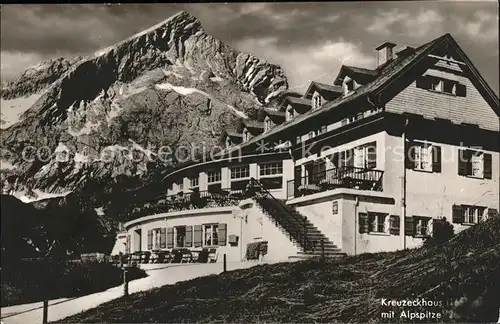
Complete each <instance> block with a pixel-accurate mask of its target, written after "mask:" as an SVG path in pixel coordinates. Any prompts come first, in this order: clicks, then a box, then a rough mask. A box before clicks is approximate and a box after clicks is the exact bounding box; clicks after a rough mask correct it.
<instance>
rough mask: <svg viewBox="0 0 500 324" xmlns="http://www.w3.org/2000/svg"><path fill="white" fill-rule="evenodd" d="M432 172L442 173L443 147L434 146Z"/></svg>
mask: <svg viewBox="0 0 500 324" xmlns="http://www.w3.org/2000/svg"><path fill="white" fill-rule="evenodd" d="M431 149H432V172H441V146H437V145H432V147H431Z"/></svg>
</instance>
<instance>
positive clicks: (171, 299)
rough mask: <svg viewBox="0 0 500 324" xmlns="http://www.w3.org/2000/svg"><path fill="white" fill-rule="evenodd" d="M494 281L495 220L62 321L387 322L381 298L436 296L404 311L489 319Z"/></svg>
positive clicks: (260, 269)
mask: <svg viewBox="0 0 500 324" xmlns="http://www.w3.org/2000/svg"><path fill="white" fill-rule="evenodd" d="M499 279H500V219H499V218H498V217H497V218H494V219H490V220H488V221H487V222H485V223H483V224H480V225H476V226H474V227H472V228H471V229H468V230H466V231H464V232H462V233H460V234H459V235H457V236H455V237H454V238H453V239H452V240H451V241H449V242H447V243H446V244H444V245H441V246H436V247H433V248H428V249H427V248H421V249H416V250H409V251H399V252H393V253H379V254H364V255H359V256H355V257H350V258H347V259H346V260H343V261H340V262H327V263H321V262H320V261H315V260H310V261H304V262H296V263H282V264H275V265H261V266H256V267H253V268H250V269H245V270H238V271H232V272H228V273H226V274H222V275H219V276H215V275H214V276H209V277H205V278H198V279H194V280H191V281H187V282H182V283H178V284H176V285H172V286H165V287H162V288H158V289H154V290H152V291H149V292H145V293H138V294H134V295H132V296H130V297H129V299H124V298H120V299H118V300H114V301H111V302H109V303H106V304H103V305H101V306H99V307H97V308H95V309H92V310H89V311H87V312H84V313H81V314H77V315H75V316H72V317H70V318H66V319H64V320H63V322H128V323H131V322H214V321H218V322H220V321H224V322H261V321H267V322H270V321H271V322H291V321H293V322H336V321H342V322H347V321H353V322H370V321H384V322H387V321H391V320H382V319H381V317H380V316H381V312H382V311H389V310H395V311H396V314H397V315H396V319H395V320H392V321H394V322H403V321H405V320H404V319H401V318H399V314H400V312H398V309H397V308H395V307H392V308H391V307H386V306H382V305H381V298H394V299H398V300H401V299H403V298H415V297H423V298H426V299H427V300H435V301H441V302H442V303H443V306H442V307H437V308H434V309H432V308H429V307H420V308H419V307H412V308H411V310H412V311H424V312H425V311H435V312H440V313H441V314H442V316H443V319H441V320H440V321H443V320H444V321H459V322H492V321H495V322H496V320H497V319H498V311H499V307H500V280H499ZM406 309H408V308H406ZM399 310H401V309H399ZM414 321H415V320H414ZM432 321H436V320H433V319H430V318H427V319H425V320H423V321H421V322H432Z"/></svg>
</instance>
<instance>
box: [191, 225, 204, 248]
mask: <svg viewBox="0 0 500 324" xmlns="http://www.w3.org/2000/svg"><path fill="white" fill-rule="evenodd" d="M193 241H194V247H200V246H201V245H202V242H203V231H202V228H201V225H195V226H194V232H193Z"/></svg>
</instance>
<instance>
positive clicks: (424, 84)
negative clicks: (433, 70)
mask: <svg viewBox="0 0 500 324" xmlns="http://www.w3.org/2000/svg"><path fill="white" fill-rule="evenodd" d="M416 85H417V88H420V89H426V90H431V91H435V92H441V93H447V94H450V95H454V96H457V97H465V96H466V95H467V91H466V87H465V85H464V84H460V83H459V82H457V81H454V80H448V79H443V78H438V77H434V76H430V75H425V76H422V77H420V78H418V79H417V81H416Z"/></svg>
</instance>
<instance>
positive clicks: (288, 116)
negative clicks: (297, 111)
mask: <svg viewBox="0 0 500 324" xmlns="http://www.w3.org/2000/svg"><path fill="white" fill-rule="evenodd" d="M293 117H294V111H293V108H292V106H290V105H289V106H288V108H286V120H287V121H288V120H292V119H293Z"/></svg>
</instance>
